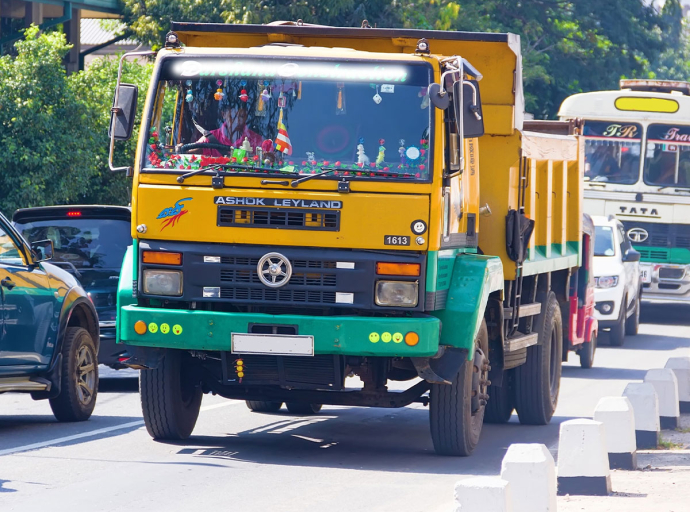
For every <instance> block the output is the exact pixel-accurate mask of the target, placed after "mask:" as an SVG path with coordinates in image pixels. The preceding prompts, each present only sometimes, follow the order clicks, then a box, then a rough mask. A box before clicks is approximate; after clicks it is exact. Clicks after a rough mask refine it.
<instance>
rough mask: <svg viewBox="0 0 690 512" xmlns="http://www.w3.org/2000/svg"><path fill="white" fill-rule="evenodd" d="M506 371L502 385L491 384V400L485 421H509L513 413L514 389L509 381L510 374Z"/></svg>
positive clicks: (488, 403) (487, 405)
mask: <svg viewBox="0 0 690 512" xmlns="http://www.w3.org/2000/svg"><path fill="white" fill-rule="evenodd" d="M505 373H506V372H504V375H503V385H502V386H501V387H498V386H494V385H491V386H489V391H488V393H489V401H488V402H487V404H486V410H485V411H484V423H508V421H510V417H511V416H512V415H513V409H514V408H515V399H514V398H513V389H512V388H511V386H510V385H509V383H508V375H507V374H505Z"/></svg>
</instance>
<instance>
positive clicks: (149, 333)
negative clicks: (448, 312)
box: [118, 306, 441, 357]
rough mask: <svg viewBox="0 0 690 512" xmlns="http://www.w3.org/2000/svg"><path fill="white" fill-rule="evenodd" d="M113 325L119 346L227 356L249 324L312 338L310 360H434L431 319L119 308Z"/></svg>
mask: <svg viewBox="0 0 690 512" xmlns="http://www.w3.org/2000/svg"><path fill="white" fill-rule="evenodd" d="M140 320H141V321H143V322H144V323H146V325H147V329H146V332H145V333H144V334H137V333H136V332H135V330H134V324H135V323H136V322H137V321H140ZM118 324H119V341H120V342H121V343H127V344H128V345H137V346H144V347H162V348H178V349H186V350H214V351H215V350H218V351H228V350H230V334H231V333H247V332H248V329H249V325H250V324H269V325H296V326H297V332H298V333H299V334H300V335H312V336H314V352H315V353H316V354H344V355H356V356H387V357H429V356H433V355H435V354H436V353H437V352H438V346H439V334H440V327H441V322H440V320H439V319H438V318H435V317H416V318H382V317H353V316H301V315H265V314H261V313H218V312H209V311H186V310H174V309H165V310H162V309H156V308H142V307H138V306H124V307H122V308H121V309H120V316H119V319H118ZM408 332H414V333H416V334H417V335H419V343H417V345H415V346H408V345H407V344H406V343H405V341H404V339H403V340H402V341H400V338H401V335H402V338H404V337H405V335H406V334H407V333H408ZM384 340H388V341H384ZM396 341H397V342H396Z"/></svg>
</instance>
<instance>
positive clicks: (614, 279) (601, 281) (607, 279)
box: [594, 276, 618, 288]
mask: <svg viewBox="0 0 690 512" xmlns="http://www.w3.org/2000/svg"><path fill="white" fill-rule="evenodd" d="M594 281H595V283H596V287H597V288H613V287H615V286H617V285H618V276H601V277H596V278H595V279H594Z"/></svg>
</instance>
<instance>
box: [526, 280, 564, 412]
mask: <svg viewBox="0 0 690 512" xmlns="http://www.w3.org/2000/svg"><path fill="white" fill-rule="evenodd" d="M541 302H542V305H543V307H542V311H543V313H542V314H541V315H539V317H538V318H537V319H536V322H535V329H534V330H535V331H536V332H537V333H538V334H539V341H538V343H537V345H532V346H531V347H528V348H527V361H526V362H525V363H524V364H522V365H520V366H518V367H517V368H516V369H515V409H516V410H517V413H518V417H519V418H520V423H522V424H525V425H546V424H547V423H548V422H549V421H551V417H552V416H553V413H554V411H555V410H556V405H557V403H558V391H559V389H560V385H561V359H562V357H561V356H562V354H563V320H562V319H561V308H560V306H559V305H558V301H557V300H556V295H555V294H554V293H553V292H549V293H548V294H547V295H546V296H545V298H544V300H542V301H541Z"/></svg>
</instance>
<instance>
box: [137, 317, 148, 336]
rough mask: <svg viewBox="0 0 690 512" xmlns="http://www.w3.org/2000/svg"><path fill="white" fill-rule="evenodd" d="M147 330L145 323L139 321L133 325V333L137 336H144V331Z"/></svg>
mask: <svg viewBox="0 0 690 512" xmlns="http://www.w3.org/2000/svg"><path fill="white" fill-rule="evenodd" d="M147 330H148V327H147V326H146V322H144V321H142V320H139V321H138V322H136V323H135V324H134V332H136V333H137V334H146V331H147Z"/></svg>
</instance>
